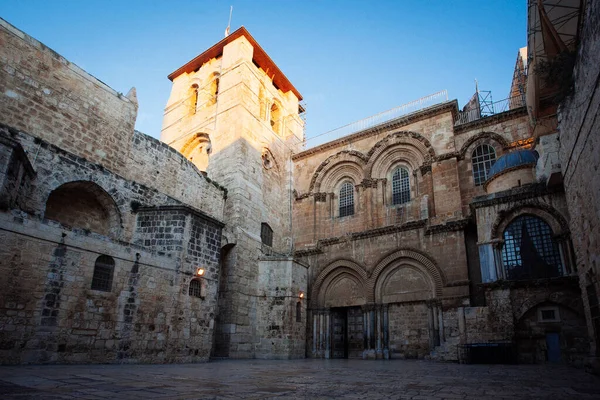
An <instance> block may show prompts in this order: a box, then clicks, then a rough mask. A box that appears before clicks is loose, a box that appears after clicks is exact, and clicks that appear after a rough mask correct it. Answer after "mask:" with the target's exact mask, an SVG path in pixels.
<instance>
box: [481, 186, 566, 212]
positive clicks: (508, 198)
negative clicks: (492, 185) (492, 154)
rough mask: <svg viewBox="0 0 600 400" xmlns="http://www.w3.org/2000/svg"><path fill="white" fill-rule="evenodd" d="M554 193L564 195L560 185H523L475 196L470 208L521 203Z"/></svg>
mask: <svg viewBox="0 0 600 400" xmlns="http://www.w3.org/2000/svg"><path fill="white" fill-rule="evenodd" d="M555 193H564V187H563V186H562V185H559V186H554V187H548V186H546V184H544V183H541V182H540V183H531V184H528V185H523V186H521V187H517V188H513V189H508V190H503V191H501V192H496V193H491V194H487V195H483V196H477V197H475V198H474V199H473V200H472V201H471V204H470V206H471V208H474V209H477V208H482V207H489V206H493V205H496V204H503V203H510V202H515V201H522V200H526V199H531V198H535V197H540V196H544V195H550V194H555Z"/></svg>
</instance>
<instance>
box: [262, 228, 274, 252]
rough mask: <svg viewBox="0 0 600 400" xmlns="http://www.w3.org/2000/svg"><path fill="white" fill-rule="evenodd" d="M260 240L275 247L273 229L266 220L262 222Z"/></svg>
mask: <svg viewBox="0 0 600 400" xmlns="http://www.w3.org/2000/svg"><path fill="white" fill-rule="evenodd" d="M260 240H261V242H262V244H265V245H267V246H270V247H273V229H271V227H270V226H269V224H267V223H265V222H263V223H262V224H260Z"/></svg>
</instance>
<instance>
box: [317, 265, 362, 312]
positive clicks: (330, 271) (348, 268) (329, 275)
mask: <svg viewBox="0 0 600 400" xmlns="http://www.w3.org/2000/svg"><path fill="white" fill-rule="evenodd" d="M342 278H343V279H350V280H351V281H352V282H354V283H355V284H356V285H357V287H360V288H362V293H363V297H364V298H365V301H367V300H368V296H367V294H366V291H365V288H366V287H367V272H366V270H365V268H364V267H362V266H361V265H359V264H357V263H356V262H354V261H351V260H345V259H342V260H337V261H334V262H332V263H331V264H329V265H328V266H327V267H325V268H324V269H323V271H321V273H320V274H319V276H318V277H317V279H316V280H315V283H314V285H313V288H312V291H311V303H312V305H313V307H314V308H318V307H325V299H326V293H327V290H328V289H330V284H331V283H332V282H337V283H339V282H340V279H342Z"/></svg>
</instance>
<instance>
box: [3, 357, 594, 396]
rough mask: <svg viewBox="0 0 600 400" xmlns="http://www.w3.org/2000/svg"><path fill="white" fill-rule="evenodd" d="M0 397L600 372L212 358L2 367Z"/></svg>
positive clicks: (219, 391)
mask: <svg viewBox="0 0 600 400" xmlns="http://www.w3.org/2000/svg"><path fill="white" fill-rule="evenodd" d="M0 398H2V399H34V398H35V399H141V398H146V399H149V398H153V399H239V398H244V399H273V398H280V399H331V398H350V399H415V400H416V399H507V400H508V399H581V400H584V399H600V378H598V377H595V376H593V375H590V374H586V373H585V372H583V371H581V370H577V369H574V368H570V367H566V366H559V365H544V366H538V365H516V366H512V365H458V364H442V363H433V362H426V361H400V360H398V361H396V360H395V361H387V362H384V361H361V360H295V361H263V360H238V361H232V360H227V361H216V362H211V363H207V364H184V365H72V366H66V365H58V366H56V365H53V366H49V365H46V366H17V367H0Z"/></svg>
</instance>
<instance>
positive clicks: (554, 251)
mask: <svg viewBox="0 0 600 400" xmlns="http://www.w3.org/2000/svg"><path fill="white" fill-rule="evenodd" d="M502 262H503V263H504V272H505V275H506V278H507V279H511V280H518V279H536V278H551V277H556V276H562V275H563V265H562V260H561V257H560V251H559V249H558V244H557V243H556V242H555V241H554V240H553V239H552V231H551V230H550V226H548V224H547V223H545V222H544V221H542V220H541V219H540V218H537V217H533V216H530V215H524V216H520V217H517V218H516V219H515V220H514V221H513V222H511V223H510V225H508V227H507V228H506V230H505V231H504V246H503V247H502Z"/></svg>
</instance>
